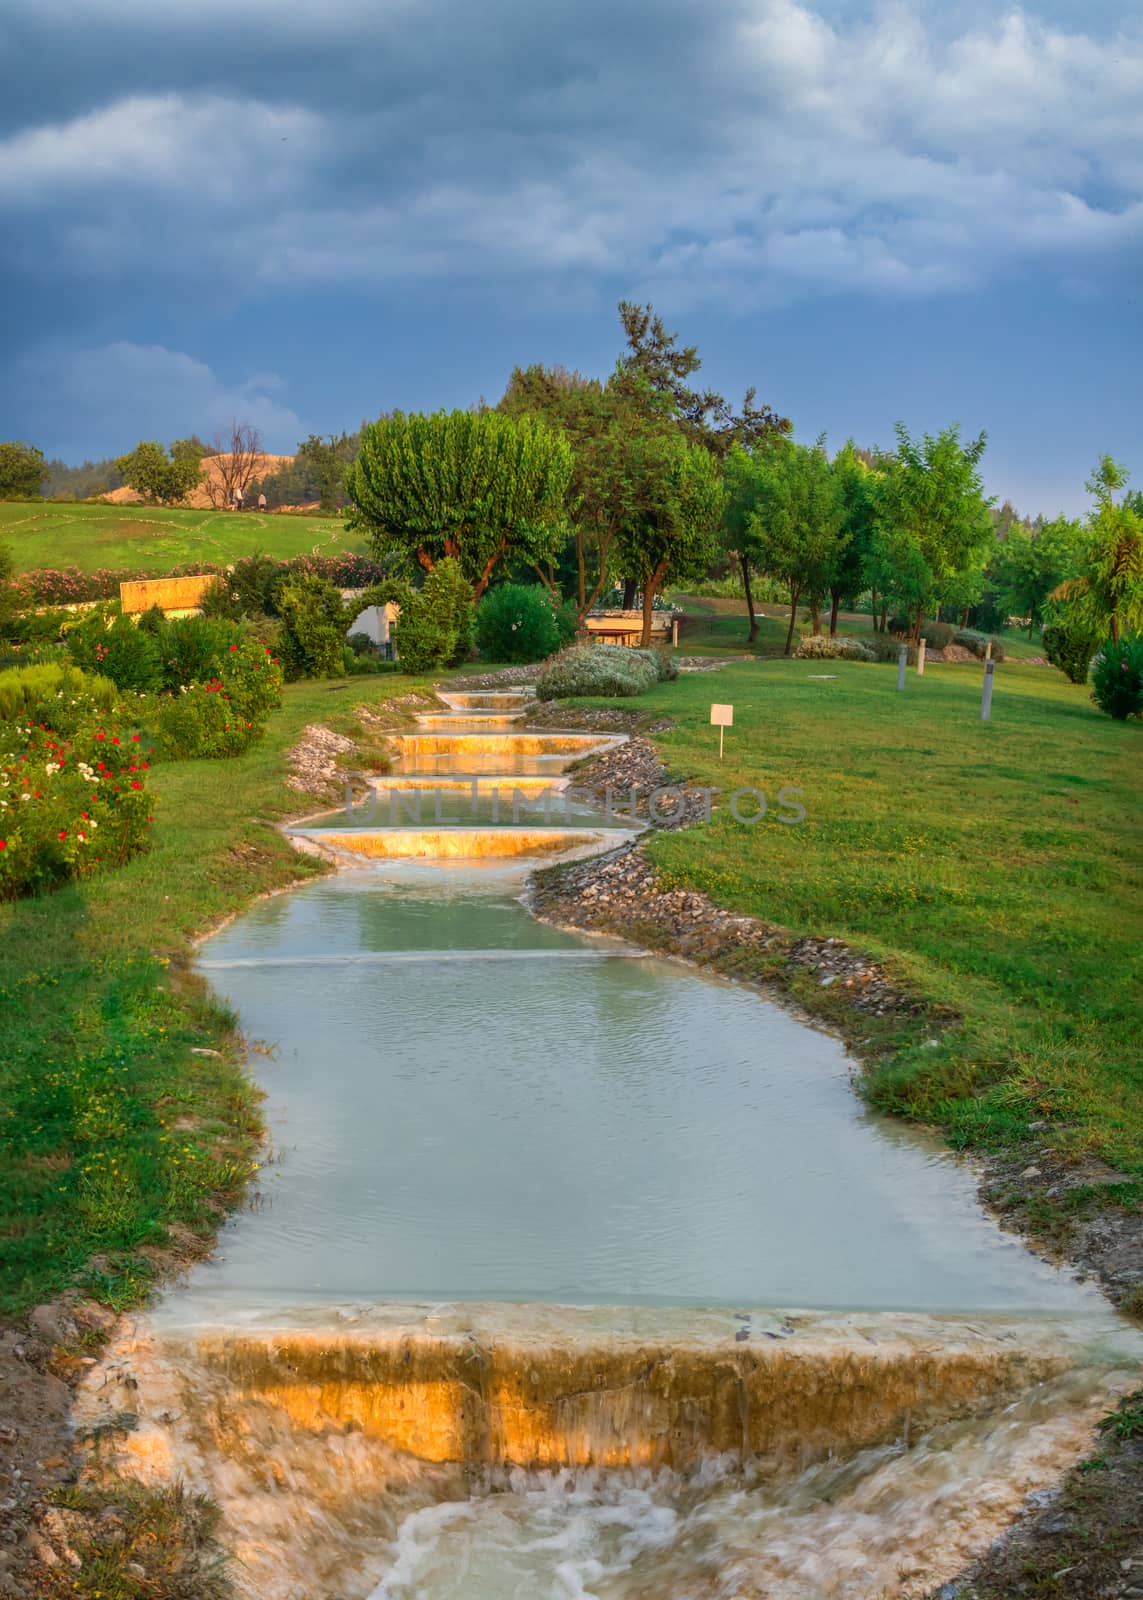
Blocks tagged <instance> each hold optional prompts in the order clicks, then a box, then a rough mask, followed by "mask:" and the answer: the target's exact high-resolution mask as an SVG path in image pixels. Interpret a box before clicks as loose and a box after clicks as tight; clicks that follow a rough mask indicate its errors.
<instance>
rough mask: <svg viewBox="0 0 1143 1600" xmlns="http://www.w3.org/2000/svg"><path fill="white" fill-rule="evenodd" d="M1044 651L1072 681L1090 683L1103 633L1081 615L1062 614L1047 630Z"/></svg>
mask: <svg viewBox="0 0 1143 1600" xmlns="http://www.w3.org/2000/svg"><path fill="white" fill-rule="evenodd" d="M1043 638H1044V654H1045V655H1046V656H1047V658H1048V660H1049V661H1050V662H1051V663H1052V665H1053V667H1058V668H1059V669H1060V671H1061V672H1062V673H1063V674H1064V676H1065V677H1066V678H1069V679H1070V680H1071V682H1072V683H1086V682H1087V675H1088V673H1089V672H1090V671H1091V660H1092V657H1093V656H1094V655H1095V653H1096V651H1097V650H1098V649H1099V639H1100V636H1099V634H1098V633H1097V632H1096V630H1095V629H1094V628H1092V627H1091V626H1090V625H1089V624H1088V623H1085V622H1082V621H1080V620H1079V618H1077V617H1066V616H1065V617H1062V618H1061V619H1060V620H1059V621H1058V622H1051V623H1049V624H1048V625H1047V626H1046V627H1045V629H1044V636H1043Z"/></svg>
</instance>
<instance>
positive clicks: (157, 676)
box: [67, 610, 163, 694]
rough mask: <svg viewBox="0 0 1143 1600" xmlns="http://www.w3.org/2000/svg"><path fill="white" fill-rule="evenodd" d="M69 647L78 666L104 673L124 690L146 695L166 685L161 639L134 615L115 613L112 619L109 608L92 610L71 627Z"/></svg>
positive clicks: (68, 639)
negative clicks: (136, 621) (137, 621)
mask: <svg viewBox="0 0 1143 1600" xmlns="http://www.w3.org/2000/svg"><path fill="white" fill-rule="evenodd" d="M67 646H68V650H69V651H70V652H71V657H72V660H73V661H74V662H75V663H76V665H77V666H80V667H83V668H84V669H85V670H86V671H88V672H98V673H101V674H102V675H103V676H104V677H107V678H110V679H111V680H112V682H113V683H116V684H118V686H119V688H120V689H133V690H135V691H136V692H137V693H144V694H145V693H147V692H148V691H155V690H158V689H161V688H162V686H163V662H162V656H161V654H160V650H159V643H158V640H157V638H156V636H155V635H154V633H152V632H150V631H149V630H148V629H146V628H140V627H139V626H137V624H136V623H134V622H133V621H132V620H131V618H130V617H122V616H113V617H111V619H110V620H108V617H107V615H106V613H105V611H103V610H100V611H96V612H92V613H91V615H90V616H88V617H85V618H84V620H83V621H82V622H81V623H79V624H78V625H77V626H76V627H74V628H72V629H70V630H69V632H68V635H67Z"/></svg>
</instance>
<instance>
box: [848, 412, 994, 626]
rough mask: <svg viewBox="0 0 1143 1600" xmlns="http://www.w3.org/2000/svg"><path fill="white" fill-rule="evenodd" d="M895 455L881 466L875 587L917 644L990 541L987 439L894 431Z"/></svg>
mask: <svg viewBox="0 0 1143 1600" xmlns="http://www.w3.org/2000/svg"><path fill="white" fill-rule="evenodd" d="M896 434H897V449H896V452H895V453H894V454H893V455H891V456H886V457H885V458H884V459H883V462H882V479H881V489H880V493H879V495H878V511H877V519H876V530H875V533H874V538H873V545H872V550H871V553H870V559H869V574H868V575H869V579H870V582H871V583H872V585H873V587H874V588H877V589H880V590H881V591H882V592H883V593H886V594H889V595H892V597H893V598H894V599H895V600H896V601H897V602H898V604H899V605H900V606H901V607H902V609H903V610H905V612H906V613H907V614H908V615H911V616H912V618H913V636H914V638H919V637H920V631H921V624H922V622H923V620H924V618H925V615H926V613H927V612H928V611H930V610H931V609H932V608H933V607H935V606H936V605H937V604H939V603H940V602H941V600H942V599H945V598H951V596H949V595H948V590H949V587H950V586H951V585H953V584H954V583H955V582H956V581H958V580H961V579H963V577H964V575H965V573H966V572H968V571H969V570H970V569H971V568H973V567H974V566H977V567H979V566H980V564H981V561H982V558H983V553H984V552H985V551H986V550H988V549H989V548H990V547H991V545H992V541H993V537H994V536H993V531H992V519H991V516H990V514H989V501H988V500H987V499H986V497H985V494H984V489H983V485H982V483H981V478H980V473H979V470H978V468H979V464H980V459H981V457H982V456H983V454H984V450H985V445H986V443H987V436H986V435H985V434H983V433H982V434H981V435H980V436H979V437H978V438H976V439H974V440H972V441H971V442H970V443H968V444H962V443H961V439H960V429H959V427H957V426H956V424H953V425H952V426H951V427H948V428H944V429H943V430H942V431H941V432H940V433H937V434H928V433H926V434H923V435H922V437H921V438H920V439H919V440H915V439H913V437H912V435H911V434H910V433H909V430H908V429H907V428H906V427H905V425H904V423H900V422H899V423H898V424H897V427H896Z"/></svg>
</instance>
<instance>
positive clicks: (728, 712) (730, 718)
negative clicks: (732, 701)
mask: <svg viewBox="0 0 1143 1600" xmlns="http://www.w3.org/2000/svg"><path fill="white" fill-rule="evenodd" d="M710 720H711V726H712V727H715V728H717V729H718V758H719V760H720V761H721V760H722V741H723V739H724V738H725V736H726V730H727V728H732V727H733V726H734V707H733V706H711V708H710Z"/></svg>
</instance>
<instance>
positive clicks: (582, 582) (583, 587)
mask: <svg viewBox="0 0 1143 1600" xmlns="http://www.w3.org/2000/svg"><path fill="white" fill-rule="evenodd" d="M575 564H576V571H577V574H578V579H579V588H578V591H577V592H578V594H579V605H578V606H577V607H576V609H577V611H578V612H579V614H580V616H581V617H582V616H583V614H584V612H585V611H586V610H587V570H586V563H585V559H584V554H583V534H582V533H581V532H580V530H579V529H578V528H577V529H576V533H575Z"/></svg>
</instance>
